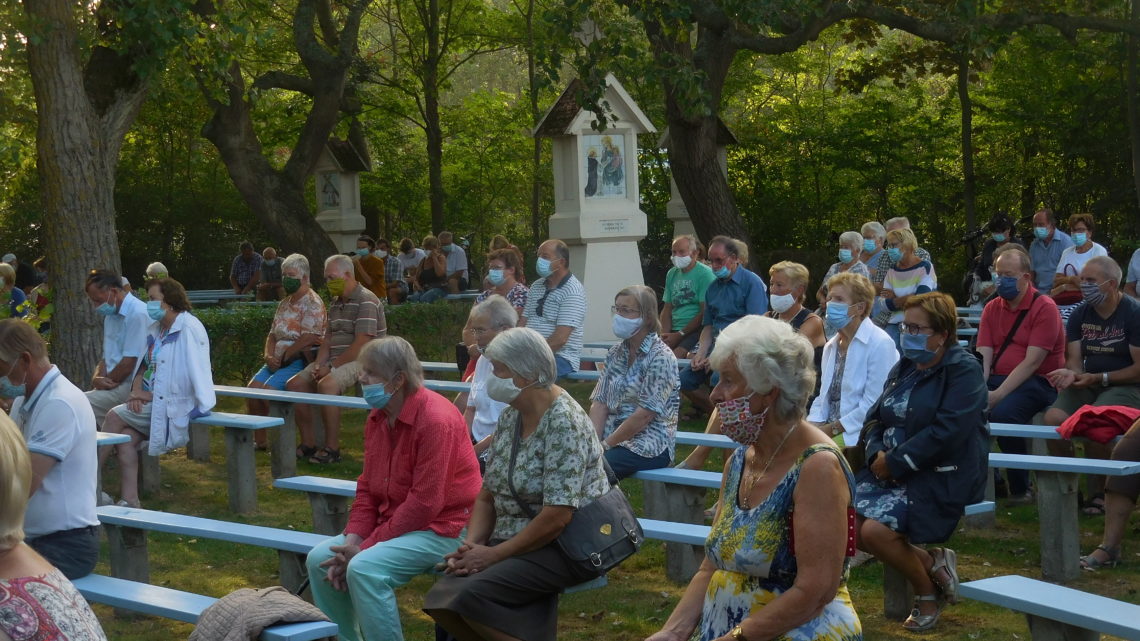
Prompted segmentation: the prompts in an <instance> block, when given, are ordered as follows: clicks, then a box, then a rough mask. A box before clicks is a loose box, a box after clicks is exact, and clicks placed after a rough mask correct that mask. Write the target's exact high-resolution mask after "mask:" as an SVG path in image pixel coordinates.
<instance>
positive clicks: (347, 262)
mask: <svg viewBox="0 0 1140 641" xmlns="http://www.w3.org/2000/svg"><path fill="white" fill-rule="evenodd" d="M333 265H336V266H337V267H339V268H340V269H341V270H342V271H344V272H347V273H348V274H349V275H352V274H353V271H352V259H350V258H349V257H348V256H345V255H344V254H333V255H332V256H329V257H328V258H326V259H325V269H326V270H327V269H328V268H329V267H331V266H333Z"/></svg>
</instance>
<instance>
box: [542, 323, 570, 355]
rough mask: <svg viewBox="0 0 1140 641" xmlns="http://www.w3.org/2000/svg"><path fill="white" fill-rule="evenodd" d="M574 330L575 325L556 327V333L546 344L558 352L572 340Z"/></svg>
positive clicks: (551, 349)
mask: <svg viewBox="0 0 1140 641" xmlns="http://www.w3.org/2000/svg"><path fill="white" fill-rule="evenodd" d="M573 331H574V328H573V327H567V326H566V325H559V326H557V327H555V328H554V333H553V334H551V335H550V337H549V338H547V339H546V344H547V345H549V346H550V351H552V352H554V353H558V350H560V349H562V347H563V346H564V345H566V341H568V340H570V333H571V332H573Z"/></svg>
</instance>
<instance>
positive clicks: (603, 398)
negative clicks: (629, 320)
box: [590, 333, 681, 458]
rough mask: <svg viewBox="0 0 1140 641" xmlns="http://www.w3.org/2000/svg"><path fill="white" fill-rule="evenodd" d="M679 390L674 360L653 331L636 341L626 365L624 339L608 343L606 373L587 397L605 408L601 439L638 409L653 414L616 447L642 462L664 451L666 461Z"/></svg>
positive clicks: (672, 439) (672, 442)
mask: <svg viewBox="0 0 1140 641" xmlns="http://www.w3.org/2000/svg"><path fill="white" fill-rule="evenodd" d="M680 390H681V381H680V377H679V376H678V374H677V357H676V356H674V355H673V350H671V349H669V346H668V345H666V344H665V343H664V342H662V341H661V339H660V338H659V337H658V336H657V334H656V333H650V334H648V335H646V336H645V338H644V339H643V340H642V341H641V345H640V346H639V347H638V350H637V357H636V358H635V359H634V361H633V365H632V366H631V365H630V364H629V346H628V345H627V341H622V342H620V343H618V344H617V345H614V346H613V347H611V348H610V353H609V354H607V355H606V369H605V370H604V371H603V372H602V375H601V377H600V378H599V379H598V384H597V386H596V387H594V392H593V393H592V394H590V400H592V401H597V402H599V403H601V404H603V405H605V406H606V407H608V408H609V409H610V414H609V416H608V417H607V418H606V425H605V429H604V430H603V432H602V438H607V437H609V435H610V434H613V433H614V431H615V430H617V428H618V427H619V426H620V425H621V424H622V422H624V421H625V420H626V419H627V418H629V417H630V416H631V415H632V414H633V413H634V412H636V411H637V410H638V409H639V408H642V407H644V408H645V409H647V410H649V411H651V412H653V413H654V414H656V416H655V417H654V418H653V420H652V421H650V422H649V425H646V426H645V429H644V430H642V431H641V432H639V433H638V434H637V435H635V436H634V437H633V438H631V439H629V440H628V441H625V442H624V443H620V444H619V445H618V447H624V448H626V449H628V450H629V451H631V452H633V453H634V454H637V455H638V456H643V457H645V458H653V457H654V456H658V455H660V454H661V453H662V452H665V451H668V452H669V458H673V448H674V445H675V444H676V438H677V412H678V410H679V409H680V406H681V394H680Z"/></svg>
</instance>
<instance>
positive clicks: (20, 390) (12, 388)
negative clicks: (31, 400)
mask: <svg viewBox="0 0 1140 641" xmlns="http://www.w3.org/2000/svg"><path fill="white" fill-rule="evenodd" d="M26 393H27V387H26V386H25V385H24V384H23V383H20V384H19V385H13V384H12V381H10V380H8V377H7V376H0V397H3V398H20V397H21V396H23V395H24V394H26Z"/></svg>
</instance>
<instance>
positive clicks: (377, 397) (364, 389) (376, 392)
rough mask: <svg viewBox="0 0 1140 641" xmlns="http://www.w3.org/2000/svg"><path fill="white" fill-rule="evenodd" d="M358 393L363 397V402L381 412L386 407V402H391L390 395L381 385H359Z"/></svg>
mask: <svg viewBox="0 0 1140 641" xmlns="http://www.w3.org/2000/svg"><path fill="white" fill-rule="evenodd" d="M360 392H361V394H363V396H364V402H365V403H368V406H369V407H371V408H373V409H378V410H382V409H384V408H385V407H386V406H387V405H388V401H390V400H392V395H391V394H389V393H388V390H386V389H384V384H383V383H373V384H371V385H361V386H360Z"/></svg>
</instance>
